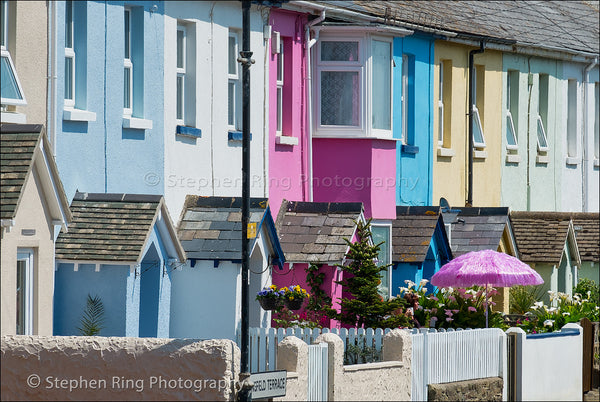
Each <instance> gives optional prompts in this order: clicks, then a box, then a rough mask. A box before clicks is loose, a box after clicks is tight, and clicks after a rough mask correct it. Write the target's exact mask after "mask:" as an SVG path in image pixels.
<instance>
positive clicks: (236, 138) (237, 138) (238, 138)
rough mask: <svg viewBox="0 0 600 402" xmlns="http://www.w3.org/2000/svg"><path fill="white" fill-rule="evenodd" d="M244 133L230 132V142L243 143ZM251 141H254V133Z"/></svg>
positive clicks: (228, 137) (228, 135) (228, 138)
mask: <svg viewBox="0 0 600 402" xmlns="http://www.w3.org/2000/svg"><path fill="white" fill-rule="evenodd" d="M242 138H243V133H242V132H241V131H229V132H228V134H227V140H229V141H241V140H242ZM250 141H252V133H250Z"/></svg>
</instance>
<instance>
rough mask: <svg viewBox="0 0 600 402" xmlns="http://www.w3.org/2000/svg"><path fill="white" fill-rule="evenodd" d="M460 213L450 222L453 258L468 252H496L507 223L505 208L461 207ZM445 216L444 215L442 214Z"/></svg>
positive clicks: (506, 209) (446, 221)
mask: <svg viewBox="0 0 600 402" xmlns="http://www.w3.org/2000/svg"><path fill="white" fill-rule="evenodd" d="M459 209H460V212H459V213H458V215H457V216H456V219H454V222H451V221H450V219H445V220H444V223H446V224H448V223H451V226H452V228H451V232H450V233H451V234H450V242H451V248H452V254H453V255H454V257H458V256H461V255H463V254H466V253H468V252H470V251H479V250H488V249H489V250H497V249H498V246H499V245H500V241H501V240H502V235H503V233H504V229H505V227H506V225H507V223H509V219H508V208H506V207H498V208H496V207H486V208H478V207H472V208H467V207H461V208H459ZM444 215H445V214H444Z"/></svg>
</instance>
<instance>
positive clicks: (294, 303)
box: [284, 298, 304, 310]
mask: <svg viewBox="0 0 600 402" xmlns="http://www.w3.org/2000/svg"><path fill="white" fill-rule="evenodd" d="M302 302H304V299H300V298H297V299H294V300H289V299H285V301H284V303H285V306H286V307H287V308H289V309H290V310H300V309H301V308H302Z"/></svg>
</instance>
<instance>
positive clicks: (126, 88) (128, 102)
mask: <svg viewBox="0 0 600 402" xmlns="http://www.w3.org/2000/svg"><path fill="white" fill-rule="evenodd" d="M124 17H125V18H124V19H125V21H124V34H125V37H124V42H125V43H124V50H125V51H124V53H125V54H124V59H123V66H124V75H123V114H124V115H125V116H131V114H132V112H133V62H132V61H131V59H132V57H131V9H130V8H125V10H124Z"/></svg>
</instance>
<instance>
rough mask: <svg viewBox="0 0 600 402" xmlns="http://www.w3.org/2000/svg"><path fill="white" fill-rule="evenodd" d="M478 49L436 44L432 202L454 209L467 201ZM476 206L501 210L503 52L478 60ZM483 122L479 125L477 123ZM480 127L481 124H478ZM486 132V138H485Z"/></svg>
mask: <svg viewBox="0 0 600 402" xmlns="http://www.w3.org/2000/svg"><path fill="white" fill-rule="evenodd" d="M475 49H478V47H477V46H475V43H473V46H470V45H464V44H460V43H453V42H449V41H436V42H435V50H434V53H435V56H434V60H435V68H434V83H435V84H434V102H435V103H434V119H433V130H434V131H433V133H434V136H435V137H437V141H434V142H433V143H434V150H433V155H434V156H433V202H434V203H435V202H436V201H437V200H439V199H440V197H444V198H445V199H446V200H447V201H448V202H449V203H450V205H452V206H463V205H466V204H467V200H468V191H469V190H468V182H469V180H468V174H469V154H468V146H469V137H468V130H469V121H468V115H467V113H468V110H469V108H468V103H469V52H470V51H471V50H475ZM474 71H475V96H474V106H475V108H474V110H476V112H474V115H477V116H476V117H475V120H474V123H473V126H474V131H475V132H476V134H475V135H474V138H475V146H474V157H473V190H472V195H473V200H472V205H473V206H486V207H493V206H499V205H500V193H501V179H500V172H501V157H502V150H501V147H502V138H501V134H502V116H501V109H502V108H501V102H502V53H501V52H498V51H494V50H487V49H484V52H483V53H479V54H475V55H474ZM477 120H479V121H477ZM479 123H480V124H479ZM480 133H481V135H480Z"/></svg>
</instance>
